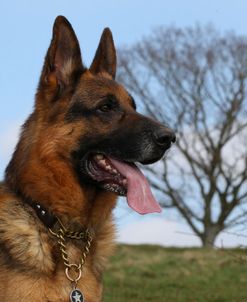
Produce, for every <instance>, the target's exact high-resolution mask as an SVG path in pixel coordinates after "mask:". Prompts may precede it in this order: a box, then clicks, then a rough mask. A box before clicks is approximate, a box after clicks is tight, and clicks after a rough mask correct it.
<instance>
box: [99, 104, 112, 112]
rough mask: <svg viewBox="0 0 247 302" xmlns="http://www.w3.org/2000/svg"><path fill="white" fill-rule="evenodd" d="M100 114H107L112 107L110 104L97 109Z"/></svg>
mask: <svg viewBox="0 0 247 302" xmlns="http://www.w3.org/2000/svg"><path fill="white" fill-rule="evenodd" d="M98 110H100V111H101V112H109V111H111V110H112V105H111V104H104V105H102V106H100V107H99V108H98Z"/></svg>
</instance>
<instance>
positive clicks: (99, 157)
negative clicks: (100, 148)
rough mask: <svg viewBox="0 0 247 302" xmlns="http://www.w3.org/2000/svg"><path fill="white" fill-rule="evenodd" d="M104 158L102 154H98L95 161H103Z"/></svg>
mask: <svg viewBox="0 0 247 302" xmlns="http://www.w3.org/2000/svg"><path fill="white" fill-rule="evenodd" d="M103 158H104V156H103V155H102V154H97V155H95V159H96V160H101V159H103Z"/></svg>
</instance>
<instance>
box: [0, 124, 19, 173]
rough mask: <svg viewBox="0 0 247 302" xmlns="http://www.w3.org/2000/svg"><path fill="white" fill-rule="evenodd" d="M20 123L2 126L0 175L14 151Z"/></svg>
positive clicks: (0, 135)
mask: <svg viewBox="0 0 247 302" xmlns="http://www.w3.org/2000/svg"><path fill="white" fill-rule="evenodd" d="M20 125H21V123H17V122H13V123H9V124H7V125H4V126H3V127H2V129H1V132H0V175H1V174H3V171H4V169H5V167H6V165H7V163H8V161H9V159H10V157H11V155H12V153H13V151H14V149H15V145H16V143H17V141H18V136H19V131H20Z"/></svg>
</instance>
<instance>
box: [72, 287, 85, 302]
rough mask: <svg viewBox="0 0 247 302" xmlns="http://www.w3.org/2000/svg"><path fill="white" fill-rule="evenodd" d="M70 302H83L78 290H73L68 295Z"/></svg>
mask: <svg viewBox="0 0 247 302" xmlns="http://www.w3.org/2000/svg"><path fill="white" fill-rule="evenodd" d="M70 302H85V301H84V297H83V294H82V293H81V291H80V290H79V289H73V290H72V291H71V293H70Z"/></svg>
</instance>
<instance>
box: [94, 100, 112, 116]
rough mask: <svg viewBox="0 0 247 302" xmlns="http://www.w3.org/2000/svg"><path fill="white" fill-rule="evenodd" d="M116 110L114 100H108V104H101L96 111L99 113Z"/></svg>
mask: <svg viewBox="0 0 247 302" xmlns="http://www.w3.org/2000/svg"><path fill="white" fill-rule="evenodd" d="M115 108H116V102H115V101H114V100H109V101H108V102H105V103H103V104H101V105H100V106H99V107H98V108H97V110H98V111H99V112H104V113H106V112H110V111H112V110H114V109H115Z"/></svg>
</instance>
